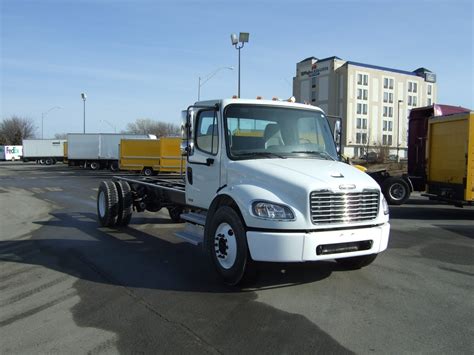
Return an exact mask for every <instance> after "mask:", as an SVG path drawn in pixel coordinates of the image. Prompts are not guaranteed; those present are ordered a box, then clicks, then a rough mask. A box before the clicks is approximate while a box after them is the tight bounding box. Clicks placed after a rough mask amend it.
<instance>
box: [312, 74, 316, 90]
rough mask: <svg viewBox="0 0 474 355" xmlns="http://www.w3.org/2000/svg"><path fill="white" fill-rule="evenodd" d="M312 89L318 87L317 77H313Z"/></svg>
mask: <svg viewBox="0 0 474 355" xmlns="http://www.w3.org/2000/svg"><path fill="white" fill-rule="evenodd" d="M311 87H313V88H315V87H316V77H315V76H313V77H312V78H311Z"/></svg>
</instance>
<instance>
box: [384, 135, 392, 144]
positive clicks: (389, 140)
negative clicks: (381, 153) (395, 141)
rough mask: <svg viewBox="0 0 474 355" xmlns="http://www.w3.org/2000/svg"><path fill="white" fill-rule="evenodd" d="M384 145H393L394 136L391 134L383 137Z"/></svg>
mask: <svg viewBox="0 0 474 355" xmlns="http://www.w3.org/2000/svg"><path fill="white" fill-rule="evenodd" d="M382 145H392V135H391V134H384V135H382Z"/></svg>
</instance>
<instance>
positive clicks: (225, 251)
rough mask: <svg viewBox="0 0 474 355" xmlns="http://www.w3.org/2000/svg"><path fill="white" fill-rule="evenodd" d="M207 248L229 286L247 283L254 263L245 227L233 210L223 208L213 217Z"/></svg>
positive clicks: (217, 269) (207, 236) (227, 207)
mask: <svg viewBox="0 0 474 355" xmlns="http://www.w3.org/2000/svg"><path fill="white" fill-rule="evenodd" d="M206 249H207V253H208V256H209V258H210V260H211V261H212V263H213V265H214V267H215V270H216V271H217V273H218V275H219V276H220V277H221V278H222V279H223V281H224V282H225V283H226V284H227V285H231V286H234V285H237V284H238V283H239V282H241V281H242V280H243V278H244V275H245V274H246V272H248V271H249V266H250V265H249V264H250V262H251V260H250V255H249V253H248V246H247V235H246V230H245V226H244V224H243V223H242V220H241V219H240V216H239V215H238V214H237V212H236V211H235V210H234V209H233V208H231V207H229V206H222V207H220V208H219V209H218V210H217V211H216V213H215V214H214V216H212V221H211V223H210V226H209V230H208V232H207V233H206Z"/></svg>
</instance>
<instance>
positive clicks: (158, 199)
mask: <svg viewBox="0 0 474 355" xmlns="http://www.w3.org/2000/svg"><path fill="white" fill-rule="evenodd" d="M183 132H184V137H183V138H184V142H185V144H184V146H183V153H185V154H186V172H185V174H184V176H183V177H182V178H176V177H175V178H174V179H173V178H165V177H135V178H133V177H126V176H122V177H119V176H117V177H115V178H114V179H113V180H112V181H102V182H101V184H100V186H99V191H98V195H97V214H98V219H99V222H100V224H101V225H102V226H108V227H113V226H115V227H120V226H126V225H127V224H128V223H129V222H130V219H131V216H132V210H133V209H135V210H136V211H138V212H140V211H144V210H149V211H158V210H159V209H160V208H163V207H164V208H168V211H169V214H170V217H171V219H172V220H174V221H180V220H183V221H185V223H186V225H185V229H183V230H181V231H179V232H177V233H176V235H177V236H178V237H180V238H182V239H183V240H185V241H187V242H189V243H191V244H194V245H196V246H200V247H202V248H203V250H204V251H205V253H206V255H207V256H208V257H209V258H210V260H211V261H212V263H213V265H214V267H215V270H216V271H217V273H218V274H219V275H220V276H221V278H222V279H223V280H224V282H226V283H227V284H231V285H235V284H237V283H239V282H240V281H241V280H242V279H243V278H244V277H245V276H246V275H248V274H249V272H250V270H251V269H252V267H254V266H255V263H253V262H252V261H267V262H307V261H318V260H327V259H335V260H336V261H337V262H338V263H339V264H340V265H341V266H342V267H343V268H348V269H354V268H361V267H364V266H367V265H369V264H370V263H372V262H373V261H374V260H375V258H376V256H377V255H378V254H379V253H381V252H382V251H384V250H385V249H386V248H387V245H388V239H389V231H390V224H389V223H388V220H389V216H388V213H389V211H388V205H387V201H386V200H385V198H384V196H383V194H382V193H381V191H380V187H379V185H378V184H377V183H376V182H375V181H374V180H373V179H372V178H371V177H370V176H368V175H367V174H365V173H363V172H362V171H360V170H358V169H356V168H355V167H353V166H350V165H348V164H345V163H343V162H341V161H340V156H339V154H338V152H339V151H340V142H341V139H340V138H341V129H340V121H338V122H337V124H336V125H335V127H334V134H333V133H332V132H331V129H330V126H329V123H328V120H327V117H326V116H325V114H324V112H323V111H322V110H320V109H319V108H317V107H315V106H311V105H302V104H296V103H293V102H282V101H265V100H244V99H224V100H214V101H205V102H198V103H196V104H195V105H193V106H190V107H189V108H188V110H187V112H186V118H185V121H184V123H183ZM335 141H336V142H337V143H335Z"/></svg>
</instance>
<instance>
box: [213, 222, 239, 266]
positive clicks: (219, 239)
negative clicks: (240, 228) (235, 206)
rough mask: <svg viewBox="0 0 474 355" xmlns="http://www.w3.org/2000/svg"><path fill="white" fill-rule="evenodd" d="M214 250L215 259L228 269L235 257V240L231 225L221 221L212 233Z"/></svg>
mask: <svg viewBox="0 0 474 355" xmlns="http://www.w3.org/2000/svg"><path fill="white" fill-rule="evenodd" d="M214 252H215V254H216V258H217V261H218V262H219V264H220V265H221V266H222V267H223V268H224V269H230V268H231V267H232V266H233V265H234V263H235V260H236V259H237V240H236V239H235V234H234V231H233V230H232V227H231V226H230V225H229V224H227V223H221V224H220V225H219V227H217V230H216V233H215V235H214Z"/></svg>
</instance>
